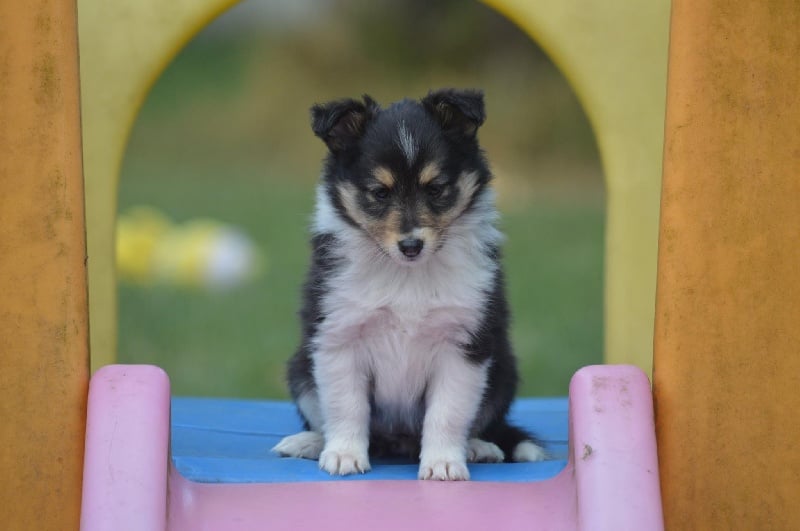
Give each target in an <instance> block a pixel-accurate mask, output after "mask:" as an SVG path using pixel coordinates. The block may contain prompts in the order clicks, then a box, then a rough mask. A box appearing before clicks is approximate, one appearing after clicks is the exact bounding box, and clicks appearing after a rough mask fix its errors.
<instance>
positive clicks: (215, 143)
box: [119, 1, 604, 396]
mask: <svg viewBox="0 0 800 531" xmlns="http://www.w3.org/2000/svg"><path fill="white" fill-rule="evenodd" d="M438 86H472V87H480V88H482V89H484V91H485V92H486V98H487V110H488V120H487V123H486V125H485V126H484V128H483V129H482V130H481V139H482V143H483V145H484V147H485V149H486V151H487V153H488V156H489V159H490V161H491V163H492V166H493V169H494V172H495V175H496V178H497V180H496V185H497V188H498V190H499V207H500V210H501V214H502V216H503V221H502V228H503V230H504V231H505V233H506V234H507V236H508V241H507V244H506V246H505V265H506V272H507V277H508V290H509V298H510V302H511V306H512V312H513V326H512V340H513V342H514V346H515V349H516V352H517V356H518V358H519V360H520V367H521V374H522V379H523V384H522V387H521V389H520V392H521V393H522V394H526V395H548V394H561V395H563V394H565V393H566V385H567V381H568V379H569V377H570V376H571V374H572V373H573V372H574V371H575V370H576V369H577V368H578V367H580V366H582V365H586V364H588V363H593V362H599V361H600V360H601V353H602V348H603V347H602V333H603V332H602V331H603V326H602V313H603V312H602V282H603V271H602V267H603V231H604V191H603V184H602V178H601V171H600V164H599V161H598V156H597V152H596V148H595V142H594V138H593V136H592V132H591V130H590V127H589V125H588V122H587V120H586V118H585V115H584V114H583V112H582V110H581V108H580V106H579V104H578V102H577V100H576V98H575V96H574V95H573V93H572V90H571V89H570V88H569V86H568V84H567V82H566V81H565V80H564V78H563V76H561V74H560V73H559V72H558V71H557V69H556V68H555V67H554V66H553V65H552V63H551V62H550V61H549V60H548V58H547V57H546V56H545V54H544V53H543V52H542V51H541V50H540V49H539V48H538V47H537V46H536V45H535V43H533V42H532V41H531V40H530V38H529V37H527V36H526V35H525V34H524V33H523V32H522V31H521V30H519V29H518V28H517V27H516V26H514V25H513V24H512V23H511V22H509V21H508V20H506V19H505V18H503V17H502V16H501V15H499V14H497V13H496V12H494V11H493V10H491V9H490V8H488V7H486V6H484V5H483V4H480V3H477V2H475V3H466V4H465V3H462V2H457V1H443V2H437V3H435V4H430V3H428V2H424V1H415V2H405V3H397V2H389V1H381V2H372V3H362V2H355V1H337V2H330V3H327V4H322V5H320V3H313V4H312V3H311V2H295V3H291V4H286V5H283V4H282V3H257V2H254V1H250V2H245V3H243V4H240V5H238V6H236V7H234V8H233V9H232V10H231V11H229V12H228V13H226V14H225V15H223V16H222V17H220V18H219V19H218V20H217V21H215V22H214V23H212V24H211V25H210V26H209V27H208V28H206V30H204V31H203V32H202V33H201V34H200V35H199V36H198V37H197V38H196V39H194V40H193V41H192V42H191V43H190V44H189V45H188V46H187V47H186V48H185V49H184V50H183V51H182V52H181V53H180V55H179V56H178V57H177V58H176V59H175V61H174V62H173V63H172V65H171V66H170V67H169V68H168V69H167V70H166V71H165V72H164V74H163V75H162V76H161V78H160V79H159V81H158V82H157V83H156V85H155V86H154V88H153V90H152V92H151V94H150V96H149V97H148V99H147V101H146V103H145V106H144V108H143V109H142V111H141V113H140V116H139V119H138V121H137V123H136V125H135V127H134V130H133V133H132V136H131V141H130V144H129V148H128V152H127V155H126V158H125V163H124V167H123V171H122V179H121V182H120V195H119V207H120V212H121V213H122V214H123V215H124V214H125V212H126V211H127V210H128V209H129V208H130V207H132V206H134V205H142V204H145V205H149V206H152V207H155V208H156V209H158V210H159V211H161V212H163V213H165V214H166V215H168V216H169V218H170V219H171V220H172V221H173V222H175V223H184V222H186V221H187V220H191V219H194V218H213V219H215V220H219V221H222V222H225V223H229V224H232V225H235V226H237V227H239V228H241V229H242V230H243V231H244V232H245V233H246V234H248V235H249V236H251V237H252V238H253V240H254V241H255V242H257V243H258V244H259V245H260V246H261V247H262V248H263V249H264V251H265V254H266V260H267V267H266V268H265V273H264V274H263V275H262V276H260V277H258V278H257V280H256V281H254V282H253V283H250V284H243V285H241V286H238V287H234V288H232V289H229V290H224V291H220V290H208V289H185V288H182V287H179V286H174V285H169V284H158V285H154V286H149V287H142V286H137V285H130V284H125V283H123V284H122V285H121V286H120V288H119V295H120V297H119V302H120V330H119V340H120V344H119V352H120V359H121V360H122V361H124V362H134V361H135V362H149V363H155V364H158V365H160V366H162V367H164V368H165V369H167V371H168V372H169V373H170V376H171V378H172V381H173V388H174V391H175V393H176V394H203V395H237V396H285V393H286V391H285V384H284V363H285V361H286V359H288V357H289V356H290V355H291V353H292V352H293V350H294V349H295V348H296V344H297V340H298V336H299V332H298V323H297V318H296V312H297V308H298V304H299V289H300V284H301V282H302V278H303V274H304V270H305V267H306V261H307V258H308V247H307V225H308V218H309V215H310V213H311V211H312V201H313V187H314V184H315V182H316V179H317V175H318V170H319V161H320V160H321V158H322V156H323V152H324V151H323V146H322V144H321V143H320V142H319V141H318V140H317V139H315V138H314V137H313V135H312V134H311V132H310V129H309V127H308V118H307V116H308V115H307V110H308V107H309V106H310V105H311V104H312V103H314V102H316V101H325V100H327V99H331V98H335V97H342V96H356V95H359V94H361V93H364V92H367V93H369V94H371V95H372V96H374V97H375V98H376V99H378V101H381V102H382V103H388V102H390V101H394V100H396V99H398V98H401V97H406V96H410V97H419V96H422V95H424V94H425V93H426V92H427V91H428V89H429V88H433V87H438Z"/></svg>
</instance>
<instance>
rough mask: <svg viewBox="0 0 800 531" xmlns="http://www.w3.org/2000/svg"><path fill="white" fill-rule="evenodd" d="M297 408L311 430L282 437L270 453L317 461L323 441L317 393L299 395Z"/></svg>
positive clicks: (312, 391)
mask: <svg viewBox="0 0 800 531" xmlns="http://www.w3.org/2000/svg"><path fill="white" fill-rule="evenodd" d="M297 408H298V409H299V410H300V413H302V415H303V418H304V419H305V420H306V422H307V423H308V425H309V427H310V428H311V430H310V431H301V432H300V433H295V434H294V435H289V436H287V437H284V438H283V439H282V440H281V442H279V443H278V444H276V445H275V447H273V448H272V451H273V452H275V453H277V454H279V455H281V456H282V457H300V458H302V459H319V454H320V453H321V452H322V447H323V446H324V445H325V439H324V438H323V437H322V414H321V413H320V405H319V396H318V395H317V392H316V391H315V390H311V391H307V392H305V393H303V394H302V395H300V397H299V398H298V399H297Z"/></svg>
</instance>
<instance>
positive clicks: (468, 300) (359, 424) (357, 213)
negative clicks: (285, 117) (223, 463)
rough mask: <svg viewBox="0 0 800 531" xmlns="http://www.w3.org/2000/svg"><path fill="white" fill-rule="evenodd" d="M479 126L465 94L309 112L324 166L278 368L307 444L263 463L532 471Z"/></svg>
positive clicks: (353, 103) (536, 450)
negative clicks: (514, 407)
mask: <svg viewBox="0 0 800 531" xmlns="http://www.w3.org/2000/svg"><path fill="white" fill-rule="evenodd" d="M484 118H485V112H484V103H483V94H482V93H481V92H479V91H472V90H450V89H448V90H439V91H435V92H431V93H430V94H428V96H426V97H425V98H422V99H421V100H420V101H412V100H403V101H400V102H397V103H394V104H393V105H391V106H389V107H387V108H381V107H380V106H379V105H378V104H377V103H376V102H375V101H374V100H373V99H371V98H370V97H369V96H364V97H363V100H362V101H357V100H353V99H345V100H338V101H334V102H331V103H327V104H324V105H315V106H314V107H313V108H312V109H311V122H312V128H313V130H314V133H315V134H316V135H317V136H318V137H320V138H321V139H322V140H323V141H324V142H325V144H326V145H327V146H328V149H329V153H328V155H327V158H326V160H325V166H324V169H323V172H322V177H321V181H320V183H319V186H318V188H317V205H316V213H315V217H314V221H313V228H312V233H313V239H312V247H313V250H312V259H311V268H310V271H309V274H308V279H307V282H306V285H305V292H304V298H303V308H302V311H301V318H302V344H301V345H300V348H299V350H298V351H297V353H296V354H295V355H294V357H293V358H292V359H291V360H290V362H289V370H288V375H289V386H290V390H291V394H292V397H293V398H294V400H295V402H296V404H297V406H298V409H299V410H300V414H301V415H302V417H303V419H304V421H305V423H306V429H307V430H308V431H304V432H301V433H298V434H295V435H291V436H289V437H286V438H284V439H283V440H282V441H281V442H280V443H279V444H278V445H277V446H276V447H275V448H274V451H276V452H278V453H279V454H281V455H284V456H293V457H304V458H308V459H319V466H320V468H321V469H323V470H326V471H328V472H329V473H331V474H352V473H355V472H366V471H367V470H369V469H370V462H369V456H370V454H371V455H373V456H375V455H385V454H397V453H401V454H407V455H411V456H412V457H414V458H415V459H416V458H419V461H420V466H419V478H420V479H439V480H464V479H469V470H468V469H467V462H468V461H470V462H479V461H480V462H500V461H503V460H505V461H537V460H540V459H543V458H544V455H545V453H544V451H543V449H542V448H541V447H540V446H539V445H537V444H536V443H535V442H534V439H533V438H532V437H531V436H530V435H528V434H527V433H525V432H523V431H522V430H520V429H518V428H516V427H513V426H510V425H509V424H508V423H507V421H506V414H507V412H508V409H509V405H510V404H511V401H512V399H513V397H514V392H515V389H516V384H517V370H516V363H515V360H514V357H513V354H512V351H511V346H510V344H509V339H508V309H507V305H506V298H505V293H504V287H503V272H502V269H501V265H500V261H499V246H500V243H501V240H502V235H501V233H500V232H499V231H498V229H497V227H496V225H495V223H496V220H497V213H496V210H495V206H494V195H493V192H492V189H491V187H490V185H489V182H490V180H491V174H490V172H489V168H488V165H487V162H486V159H485V157H484V154H483V151H482V150H481V148H480V146H479V145H478V141H477V137H476V133H477V131H478V128H479V127H480V125H481V124H482V123H483V121H484Z"/></svg>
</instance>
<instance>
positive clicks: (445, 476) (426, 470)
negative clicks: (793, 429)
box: [417, 459, 469, 481]
mask: <svg viewBox="0 0 800 531" xmlns="http://www.w3.org/2000/svg"><path fill="white" fill-rule="evenodd" d="M417 477H418V478H419V479H435V480H438V481H466V480H468V479H469V469H467V463H466V461H463V460H461V461H457V460H444V459H442V460H436V461H427V460H425V461H423V462H422V463H420V465H419V474H418V475H417Z"/></svg>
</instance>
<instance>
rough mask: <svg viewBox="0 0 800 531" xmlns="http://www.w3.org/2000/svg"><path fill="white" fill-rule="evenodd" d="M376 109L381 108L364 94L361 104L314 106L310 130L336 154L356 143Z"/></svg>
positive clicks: (344, 100) (356, 102)
mask: <svg viewBox="0 0 800 531" xmlns="http://www.w3.org/2000/svg"><path fill="white" fill-rule="evenodd" d="M379 110H380V106H379V105H378V104H377V103H376V102H375V100H373V99H372V98H370V97H369V96H367V95H366V94H365V95H364V101H363V102H360V101H357V100H353V99H343V100H336V101H332V102H330V103H325V104H322V105H319V104H317V105H314V106H313V107H311V129H312V130H313V131H314V134H315V135H317V136H318V137H319V138H321V139H322V140H323V142H325V144H326V145H327V146H328V149H330V150H331V152H332V153H337V152H339V151H343V150H345V149H347V148H349V147H351V146H353V145H355V144H356V143H357V142H358V139H359V138H361V135H363V134H364V130H365V129H366V126H367V123H368V122H369V121H370V120H372V118H373V117H374V116H375V115H376V114H377V113H378V111H379Z"/></svg>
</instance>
